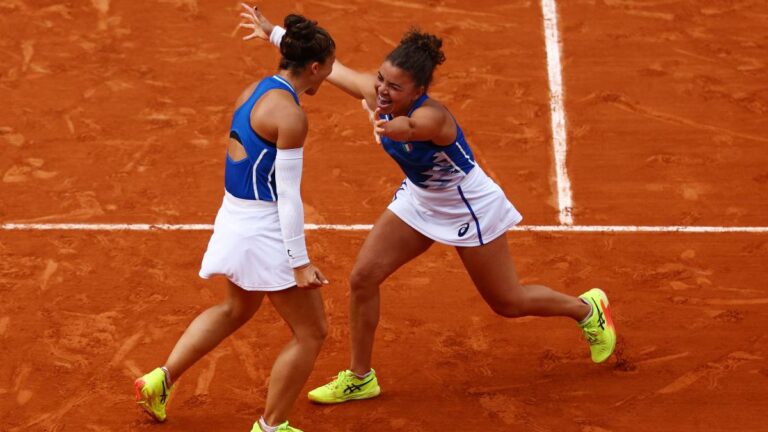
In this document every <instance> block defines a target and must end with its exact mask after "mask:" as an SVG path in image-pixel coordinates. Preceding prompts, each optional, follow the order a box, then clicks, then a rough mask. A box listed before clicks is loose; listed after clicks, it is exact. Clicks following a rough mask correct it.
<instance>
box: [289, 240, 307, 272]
mask: <svg viewBox="0 0 768 432" xmlns="http://www.w3.org/2000/svg"><path fill="white" fill-rule="evenodd" d="M283 244H285V249H286V250H285V252H286V253H287V254H288V261H289V262H290V265H291V268H297V267H301V266H303V265H305V264H309V254H308V253H307V244H306V242H305V241H304V236H303V235H301V236H299V237H296V238H293V239H290V240H284V241H283Z"/></svg>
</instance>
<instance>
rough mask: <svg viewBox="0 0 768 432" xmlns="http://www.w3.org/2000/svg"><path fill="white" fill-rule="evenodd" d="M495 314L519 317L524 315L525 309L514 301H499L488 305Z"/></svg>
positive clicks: (505, 316)
mask: <svg viewBox="0 0 768 432" xmlns="http://www.w3.org/2000/svg"><path fill="white" fill-rule="evenodd" d="M490 306H491V309H493V311H494V312H496V314H497V315H499V316H503V317H504V318H521V317H524V316H526V315H527V314H526V313H525V309H524V308H522V307H520V306H519V305H517V304H514V303H501V304H492V305H490Z"/></svg>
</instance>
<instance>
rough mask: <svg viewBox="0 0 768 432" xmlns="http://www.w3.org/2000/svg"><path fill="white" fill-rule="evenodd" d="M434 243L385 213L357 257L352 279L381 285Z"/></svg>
mask: <svg viewBox="0 0 768 432" xmlns="http://www.w3.org/2000/svg"><path fill="white" fill-rule="evenodd" d="M433 243H434V241H433V240H432V239H430V238H428V237H426V236H424V235H423V234H421V233H420V232H418V231H416V230H415V229H413V228H411V227H410V226H409V225H408V224H406V223H405V222H403V221H402V220H401V219H400V218H398V217H397V216H396V215H395V214H394V213H392V212H391V211H390V210H385V211H384V213H383V214H382V215H381V216H380V217H379V220H377V221H376V224H374V226H373V229H372V230H371V232H370V234H368V237H367V238H366V239H365V242H364V243H363V247H362V248H361V249H360V252H359V253H358V255H357V260H356V261H355V266H354V269H353V270H352V275H353V278H354V277H364V278H366V279H367V281H368V282H371V283H375V284H377V285H378V284H379V283H381V282H382V281H384V279H386V278H387V277H388V276H389V275H391V274H392V273H394V272H395V270H397V269H398V268H400V267H401V266H402V265H403V264H405V263H407V262H409V261H411V260H412V259H414V258H416V257H417V256H419V255H421V254H422V253H424V252H425V251H426V250H427V249H429V247H430V246H432V244H433Z"/></svg>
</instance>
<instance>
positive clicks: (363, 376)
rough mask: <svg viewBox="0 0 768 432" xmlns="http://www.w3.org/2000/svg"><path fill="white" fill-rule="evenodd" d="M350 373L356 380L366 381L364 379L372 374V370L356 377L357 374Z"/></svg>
mask: <svg viewBox="0 0 768 432" xmlns="http://www.w3.org/2000/svg"><path fill="white" fill-rule="evenodd" d="M352 373H353V374H355V376H356V377H357V379H366V378H368V376H369V375H370V374H372V373H373V369H371V370H369V371H368V373H366V374H364V375H358V374H356V373H354V372H352Z"/></svg>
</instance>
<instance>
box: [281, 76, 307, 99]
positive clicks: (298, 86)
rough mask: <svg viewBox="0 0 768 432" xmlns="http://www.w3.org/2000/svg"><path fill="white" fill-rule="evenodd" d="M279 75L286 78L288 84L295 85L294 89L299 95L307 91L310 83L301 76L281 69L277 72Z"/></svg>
mask: <svg viewBox="0 0 768 432" xmlns="http://www.w3.org/2000/svg"><path fill="white" fill-rule="evenodd" d="M277 75H278V76H279V77H280V78H282V79H284V80H286V81H287V82H288V84H290V85H291V87H293V90H294V91H295V92H296V94H297V95H299V96H301V95H302V94H304V92H305V91H307V89H308V88H309V84H307V83H305V82H304V80H302V79H301V78H297V77H295V76H293V75H291V72H290V71H288V70H281V71H280V72H278V73H277Z"/></svg>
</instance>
